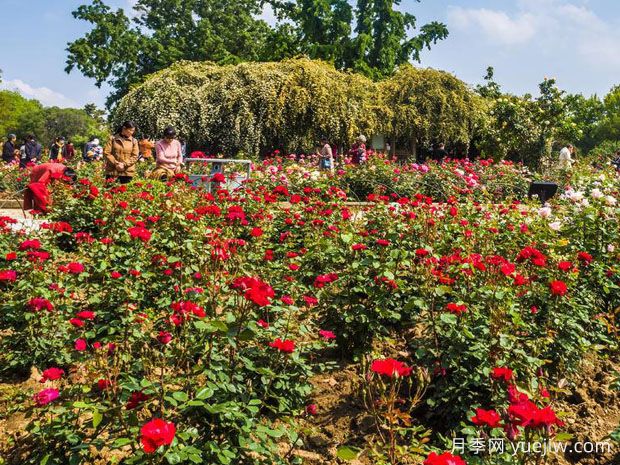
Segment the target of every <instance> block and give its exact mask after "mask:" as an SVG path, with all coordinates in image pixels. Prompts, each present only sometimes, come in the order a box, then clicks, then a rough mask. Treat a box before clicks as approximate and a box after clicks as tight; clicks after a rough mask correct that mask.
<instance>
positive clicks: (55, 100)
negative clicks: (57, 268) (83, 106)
mask: <svg viewBox="0 0 620 465" xmlns="http://www.w3.org/2000/svg"><path fill="white" fill-rule="evenodd" d="M0 87H2V88H4V89H8V90H14V91H17V92H19V93H20V94H22V95H23V96H24V97H27V98H34V99H37V100H39V101H40V102H41V103H42V104H43V105H45V106H50V107H53V106H57V107H62V108H66V107H73V108H76V107H79V105H78V104H77V103H76V102H75V101H74V100H72V99H70V98H69V97H66V96H65V95H63V94H61V93H60V92H56V91H53V90H52V89H50V88H48V87H32V86H31V85H30V84H27V83H25V82H24V81H22V80H21V79H12V80H8V81H2V83H0Z"/></svg>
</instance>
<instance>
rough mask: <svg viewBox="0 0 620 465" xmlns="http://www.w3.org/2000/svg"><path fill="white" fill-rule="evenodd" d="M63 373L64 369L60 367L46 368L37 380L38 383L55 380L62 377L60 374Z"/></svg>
mask: <svg viewBox="0 0 620 465" xmlns="http://www.w3.org/2000/svg"><path fill="white" fill-rule="evenodd" d="M64 374H65V370H62V369H60V368H48V369H47V370H45V371H43V376H42V377H41V379H40V380H39V382H40V383H44V382H46V381H55V380H57V379H60V378H62V375H64Z"/></svg>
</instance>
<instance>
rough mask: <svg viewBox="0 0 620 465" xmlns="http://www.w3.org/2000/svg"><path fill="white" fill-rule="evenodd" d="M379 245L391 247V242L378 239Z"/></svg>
mask: <svg viewBox="0 0 620 465" xmlns="http://www.w3.org/2000/svg"><path fill="white" fill-rule="evenodd" d="M377 245H381V246H383V247H387V246H388V245H390V241H388V240H387V239H377Z"/></svg>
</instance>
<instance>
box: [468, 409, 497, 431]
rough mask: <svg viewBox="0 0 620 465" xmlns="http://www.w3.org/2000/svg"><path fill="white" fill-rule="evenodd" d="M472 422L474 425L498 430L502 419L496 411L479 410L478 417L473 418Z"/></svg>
mask: <svg viewBox="0 0 620 465" xmlns="http://www.w3.org/2000/svg"><path fill="white" fill-rule="evenodd" d="M471 421H472V423H473V424H474V425H478V426H488V427H490V428H497V427H498V426H500V421H501V417H500V416H499V413H497V412H496V411H495V410H483V409H481V408H477V409H476V415H475V416H473V417H472V418H471Z"/></svg>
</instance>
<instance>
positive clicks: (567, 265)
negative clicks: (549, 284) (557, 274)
mask: <svg viewBox="0 0 620 465" xmlns="http://www.w3.org/2000/svg"><path fill="white" fill-rule="evenodd" d="M572 268H573V264H572V263H571V262H567V261H562V262H560V263H558V269H559V270H560V271H566V272H568V271H570V270H571V269H572Z"/></svg>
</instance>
